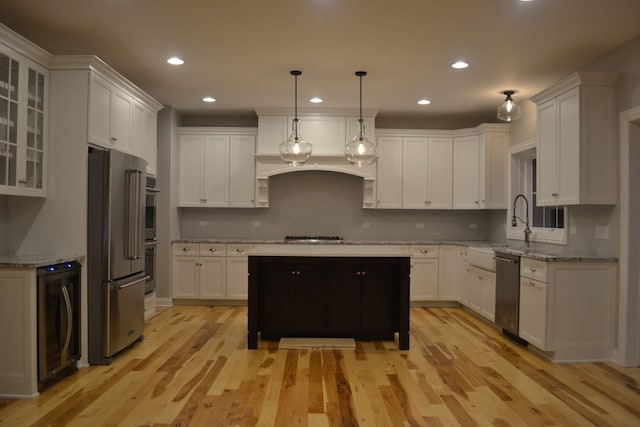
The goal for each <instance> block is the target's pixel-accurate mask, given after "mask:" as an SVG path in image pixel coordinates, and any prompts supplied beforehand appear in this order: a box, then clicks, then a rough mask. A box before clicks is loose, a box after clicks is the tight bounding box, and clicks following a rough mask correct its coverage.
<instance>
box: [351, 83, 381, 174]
mask: <svg viewBox="0 0 640 427" xmlns="http://www.w3.org/2000/svg"><path fill="white" fill-rule="evenodd" d="M366 75H367V72H366V71H356V76H358V77H359V78H360V118H359V119H358V132H357V133H356V136H354V137H353V139H352V140H351V141H349V142H347V144H346V145H345V146H344V156H345V157H346V159H347V161H348V162H349V163H351V164H352V165H355V166H358V167H362V166H367V165H370V164H372V163H373V162H375V161H376V159H377V157H378V146H377V145H376V143H375V142H373V141H371V140H370V139H369V138H367V135H366V134H365V129H364V120H363V119H362V77H364V76H366Z"/></svg>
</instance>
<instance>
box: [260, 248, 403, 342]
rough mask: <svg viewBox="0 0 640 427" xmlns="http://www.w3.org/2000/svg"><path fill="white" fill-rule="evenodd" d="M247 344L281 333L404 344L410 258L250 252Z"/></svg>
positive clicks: (278, 335)
mask: <svg viewBox="0 0 640 427" xmlns="http://www.w3.org/2000/svg"><path fill="white" fill-rule="evenodd" d="M248 324H249V331H248V347H249V348H257V344H258V333H260V334H261V337H262V338H263V339H279V338H281V337H287V336H288V337H294V336H295V337H305V336H306V337H353V338H356V339H361V340H392V339H393V338H394V334H395V333H396V332H398V334H399V346H400V348H401V349H407V348H408V346H409V338H408V337H409V258H349V257H345V258H335V257H262V256H250V257H249V319H248Z"/></svg>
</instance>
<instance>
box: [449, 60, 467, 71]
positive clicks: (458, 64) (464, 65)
mask: <svg viewBox="0 0 640 427" xmlns="http://www.w3.org/2000/svg"><path fill="white" fill-rule="evenodd" d="M468 66H469V64H468V63H467V62H464V61H457V62H454V63H453V64H451V68H455V69H458V70H460V69H462V68H467V67H468Z"/></svg>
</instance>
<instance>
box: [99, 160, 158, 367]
mask: <svg viewBox="0 0 640 427" xmlns="http://www.w3.org/2000/svg"><path fill="white" fill-rule="evenodd" d="M145 170H146V162H145V161H144V160H143V159H141V158H138V157H136V156H132V155H129V154H125V153H121V152H118V151H110V150H100V149H95V148H89V164H88V175H89V176H88V178H89V186H88V202H89V203H88V212H87V213H88V221H87V226H88V242H87V297H88V305H87V306H88V320H89V325H88V332H89V354H88V358H89V363H91V364H100V365H104V364H109V363H111V361H112V359H113V357H114V355H115V354H116V353H118V352H120V351H122V350H123V349H125V348H126V347H128V346H129V345H131V344H132V343H134V342H135V341H137V340H140V339H142V333H143V328H144V285H145V281H146V278H147V275H146V274H145V271H144V267H145V262H144V261H145V260H144V211H145V181H146V172H145Z"/></svg>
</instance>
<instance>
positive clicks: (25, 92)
mask: <svg viewBox="0 0 640 427" xmlns="http://www.w3.org/2000/svg"><path fill="white" fill-rule="evenodd" d="M48 79H49V71H48V70H46V69H45V68H43V67H41V66H39V65H37V64H36V63H35V62H33V61H31V60H30V59H28V58H27V57H25V56H23V55H20V54H19V53H17V52H14V51H13V50H12V49H9V48H7V47H4V45H2V44H0V194H12V195H22V196H37V197H45V196H46V195H47V136H48V135H47V133H48V132H47V103H48V84H49V83H48Z"/></svg>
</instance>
